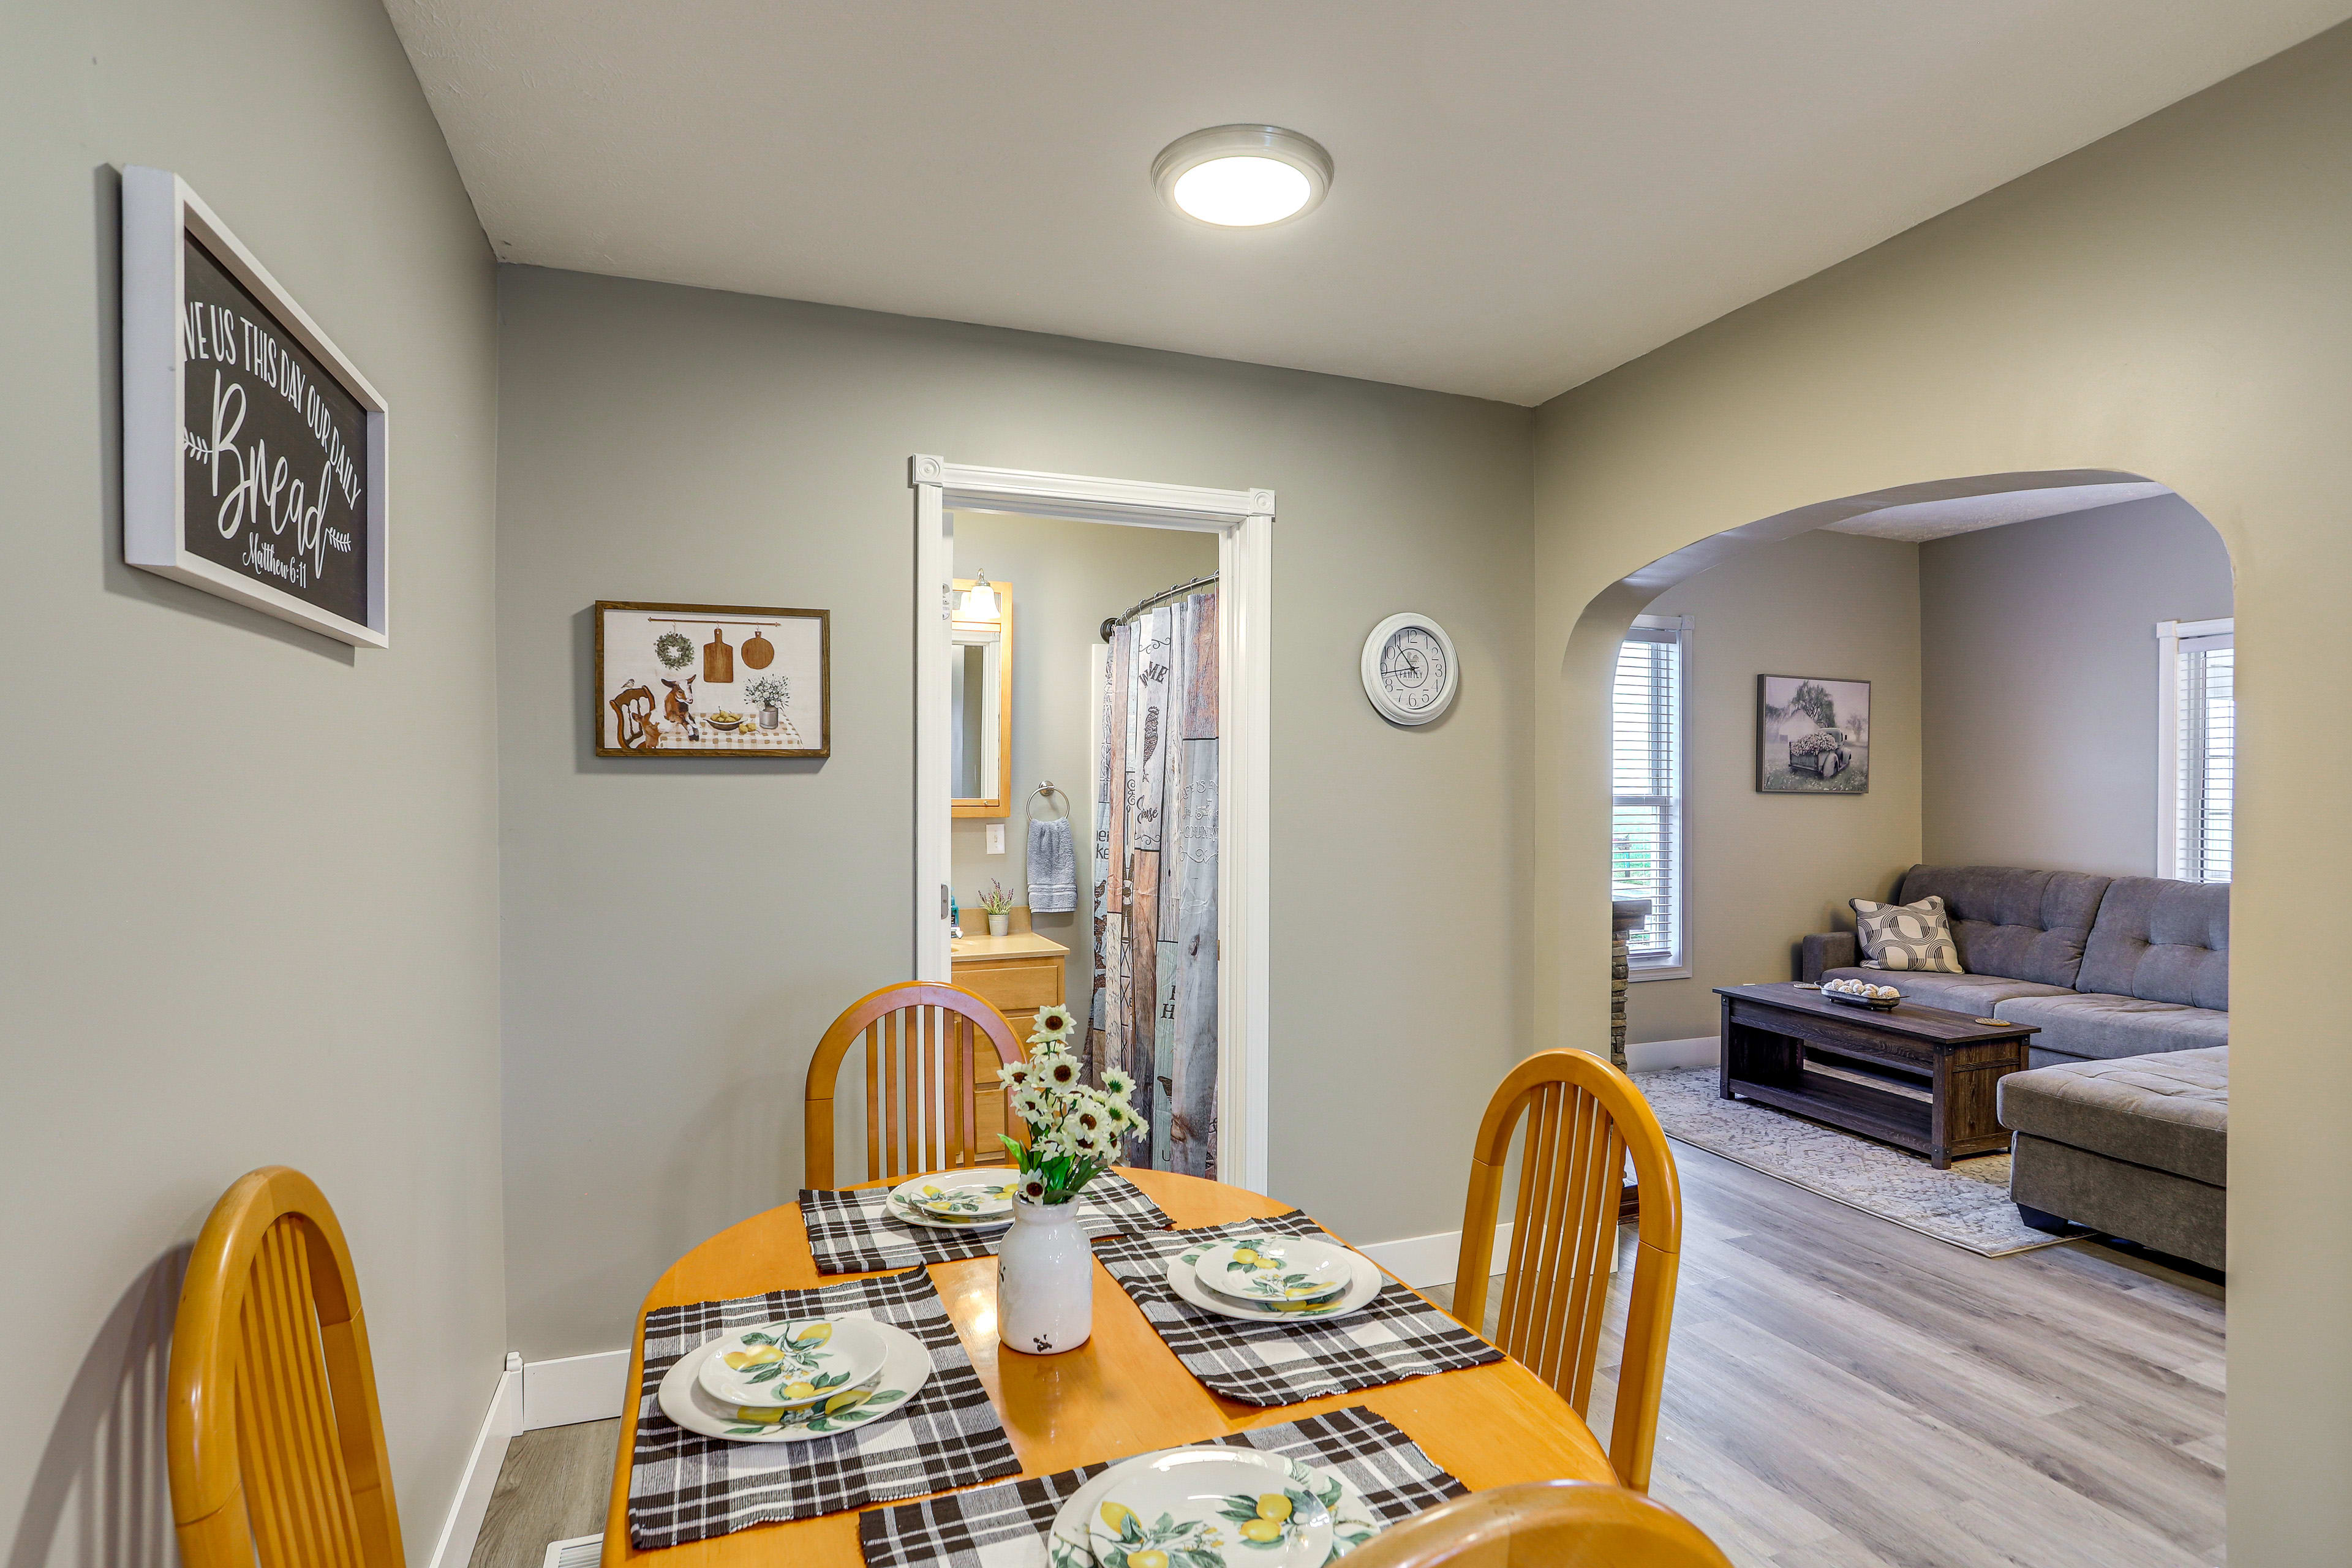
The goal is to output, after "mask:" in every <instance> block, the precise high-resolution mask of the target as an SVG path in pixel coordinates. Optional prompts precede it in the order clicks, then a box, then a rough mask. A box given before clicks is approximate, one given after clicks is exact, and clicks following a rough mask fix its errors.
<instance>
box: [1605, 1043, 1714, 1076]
mask: <svg viewBox="0 0 2352 1568" xmlns="http://www.w3.org/2000/svg"><path fill="white" fill-rule="evenodd" d="M1722 1059H1723V1042H1722V1041H1721V1040H1720V1039H1719V1038H1718V1037H1716V1036H1714V1035H1702V1036H1700V1037H1698V1038H1696V1039H1695V1040H1649V1041H1645V1042H1644V1043H1643V1044H1641V1045H1638V1046H1637V1045H1633V1044H1632V1043H1630V1042H1629V1043H1628V1044H1627V1045H1626V1047H1625V1070H1626V1071H1627V1072H1653V1071H1655V1070H1656V1069H1657V1068H1711V1067H1713V1066H1715V1065H1716V1063H1717V1062H1719V1061H1721V1060H1722Z"/></svg>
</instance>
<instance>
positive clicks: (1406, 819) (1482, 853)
mask: <svg viewBox="0 0 2352 1568" xmlns="http://www.w3.org/2000/svg"><path fill="white" fill-rule="evenodd" d="M499 297H500V305H501V310H502V312H503V331H502V336H501V344H502V359H501V366H500V369H501V374H502V376H503V378H504V379H503V382H502V387H503V394H504V395H503V396H502V397H501V399H500V420H499V555H500V571H499V660H498V668H499V715H500V720H499V732H500V738H501V751H500V764H501V765H500V775H499V782H500V790H501V793H502V798H503V807H502V820H503V823H504V834H505V837H504V858H503V875H504V879H505V966H506V967H505V980H506V989H505V1010H506V1046H507V1049H506V1073H507V1082H508V1093H507V1096H506V1155H507V1159H506V1170H507V1205H508V1207H507V1217H508V1241H509V1248H508V1257H509V1291H510V1299H511V1300H512V1303H513V1310H512V1314H511V1321H512V1325H513V1333H514V1336H515V1342H516V1343H517V1344H518V1345H519V1346H520V1347H521V1348H522V1349H523V1350H524V1352H526V1353H527V1354H529V1355H530V1356H532V1357H534V1358H537V1357H541V1356H550V1355H562V1354H569V1353H575V1352H589V1351H602V1350H609V1349H614V1348H616V1347H618V1346H621V1345H623V1344H625V1342H626V1341H627V1338H628V1331H629V1324H630V1322H631V1321H632V1319H633V1315H634V1313H635V1309H636V1307H637V1305H638V1303H639V1301H640V1300H642V1298H643V1295H644V1292H645V1289H646V1287H647V1286H648V1285H649V1284H650V1283H651V1282H652V1280H653V1279H654V1278H655V1276H656V1274H658V1273H659V1272H660V1271H661V1269H662V1268H665V1267H666V1266H667V1264H668V1263H669V1262H670V1261H671V1260H672V1259H673V1258H676V1257H677V1255H678V1254H679V1253H681V1252H683V1251H684V1250H686V1249H687V1248H688V1247H692V1246H693V1245H695V1244H696V1243H697V1242H698V1241H700V1240H702V1239H703V1238H704V1237H708V1236H709V1235H710V1234H711V1233H712V1232H714V1231H716V1230H718V1229H719V1228H720V1227H722V1226H726V1225H729V1224H730V1223H732V1222H734V1221H736V1220H739V1219H741V1218H743V1217H744V1216H745V1215H751V1214H753V1213H756V1212H758V1211H760V1210H761V1209H764V1208H767V1207H769V1206H771V1205H774V1204H776V1203H778V1202H780V1201H782V1200H785V1199H788V1198H790V1197H791V1196H792V1195H793V1192H794V1191H795V1190H796V1188H797V1187H798V1185H799V1184H800V1181H801V1169H802V1162H801V1130H800V1122H801V1097H802V1093H803V1079H804V1075H805V1069H806V1063H807V1061H808V1058H809V1054H810V1052H811V1051H812V1049H813V1048H814V1046H815V1043H816V1041H817V1039H818V1037H819V1036H820V1035H821V1034H822V1033H823V1031H824V1026H825V1025H826V1024H827V1023H829V1022H830V1021H831V1020H832V1018H833V1017H834V1016H835V1013H837V1012H838V1011H839V1010H840V1009H841V1008H842V1007H843V1006H844V1005H846V1004H847V1003H849V1002H850V1001H852V1000H854V999H855V998H856V997H857V996H859V995H862V994H865V993H866V992H867V991H869V990H871V989H873V988H875V987H876V986H878V985H881V984H887V983H888V982H890V981H893V980H898V979H902V978H904V977H905V976H906V974H907V973H908V964H909V952H908V935H909V925H910V918H909V917H910V914H911V911H910V910H909V908H908V897H909V895H908V886H909V883H910V880H911V855H912V831H913V826H912V813H913V795H912V788H911V776H910V775H911V766H912V759H911V742H912V730H913V717H912V710H911V701H912V690H913V684H912V677H911V664H910V660H911V657H912V646H913V616H914V607H913V605H912V603H911V592H912V581H913V569H914V563H913V538H914V525H913V507H912V501H911V497H910V492H909V491H908V488H907V458H908V455H909V454H910V453H914V452H933V453H940V454H944V455H945V456H946V457H948V458H950V459H951V460H953V461H957V462H967V463H981V464H993V465H1001V466H1005V467H1014V468H1036V469H1045V470H1049V471H1055V472H1061V473H1081V474H1102V475H1114V476H1119V477H1124V478H1131V479H1159V480H1167V481H1172V482H1178V483H1188V484H1200V485H1216V486H1228V487H1239V486H1270V487H1272V488H1274V489H1276V490H1277V491H1278V492H1279V493H1280V503H1279V504H1280V509H1281V515H1280V519H1279V521H1277V523H1276V529H1275V543H1274V556H1273V571H1274V585H1275V587H1274V591H1275V602H1276V609H1275V614H1274V621H1273V627H1272V635H1273V665H1274V669H1275V676H1274V680H1275V687H1274V693H1273V727H1274V755H1273V773H1274V780H1273V789H1274V798H1273V823H1272V838H1273V842H1274V844H1275V846H1276V848H1275V859H1274V863H1273V865H1272V868H1271V876H1272V879H1273V895H1274V910H1273V922H1272V926H1273V1032H1272V1040H1271V1071H1272V1089H1273V1100H1274V1107H1275V1111H1274V1121H1273V1129H1272V1131H1273V1138H1272V1143H1273V1152H1272V1179H1271V1185H1272V1188H1273V1190H1274V1191H1275V1192H1276V1193H1278V1194H1281V1195H1282V1196H1284V1197H1286V1198H1288V1199H1291V1200H1293V1201H1295V1202H1297V1203H1299V1204H1302V1205H1306V1206H1307V1207H1308V1208H1310V1209H1312V1210H1314V1211H1315V1212H1316V1213H1317V1214H1318V1215H1319V1216H1320V1217H1322V1218H1323V1219H1325V1220H1327V1221H1328V1222H1329V1223H1330V1224H1332V1225H1333V1226H1336V1227H1338V1228H1339V1230H1340V1231H1342V1232H1343V1233H1345V1234H1348V1235H1349V1236H1351V1237H1355V1238H1357V1239H1360V1240H1364V1241H1375V1240H1381V1239H1386V1238H1389V1237H1399V1236H1410V1235H1419V1234H1423V1233H1426V1232H1430V1231H1440V1230H1447V1229H1451V1228H1453V1227H1454V1226H1457V1225H1459V1224H1460V1223H1461V1194H1462V1188H1461V1179H1462V1177H1461V1173H1463V1172H1464V1171H1466V1169H1467V1167H1466V1165H1465V1163H1464V1162H1465V1160H1466V1158H1467V1152H1468V1149H1469V1144H1470V1139H1471V1136H1472V1134H1473V1132H1474V1131H1475V1128H1476V1123H1477V1118H1478V1116H1479V1114H1480V1112H1481V1111H1482V1110H1484V1108H1485V1105H1486V1097H1487V1095H1488V1094H1489V1092H1491V1090H1492V1089H1493V1088H1494V1085H1495V1082H1496V1079H1498V1078H1499V1077H1500V1076H1501V1074H1502V1072H1503V1069H1504V1068H1505V1066H1506V1064H1507V1062H1508V1061H1509V1060H1511V1059H1513V1058H1516V1057H1517V1056H1518V1055H1519V1054H1521V1053H1522V1051H1523V1050H1524V1048H1525V1039H1526V1034H1525V1030H1524V1027H1523V1023H1522V1019H1521V1017H1520V997H1521V994H1522V992H1521V988H1520V986H1519V984H1518V970H1517V965H1518V963H1520V962H1521V961H1522V960H1521V950H1520V947H1519V943H1518V939H1517V935H1516V933H1515V932H1514V931H1513V929H1512V923H1511V918H1510V912H1511V910H1512V909H1513V908H1514V907H1515V906H1516V900H1517V889H1518V888H1519V886H1520V878H1521V875H1522V873H1521V871H1520V869H1519V868H1520V866H1521V865H1522V863H1523V860H1524V856H1523V853H1522V851H1523V845H1522V843H1521V842H1520V837H1521V836H1520V835H1518V834H1517V833H1515V832H1514V831H1513V820H1514V818H1513V812H1514V809H1515V806H1514V802H1513V799H1512V795H1511V791H1510V787H1509V780H1510V777H1511V773H1512V766H1513V755H1514V747H1515V746H1516V745H1517V735H1518V733H1519V732H1520V731H1521V730H1522V728H1523V726H1524V709H1525V704H1524V703H1523V702H1519V701H1517V692H1516V691H1515V689H1514V686H1513V681H1512V675H1511V672H1510V670H1509V669H1508V668H1507V661H1508V658H1509V655H1510V652H1511V650H1512V648H1513V646H1514V640H1513V639H1514V637H1515V633H1516V629H1517V625H1518V623H1519V621H1520V619H1521V617H1522V616H1523V615H1524V613H1525V606H1526V604H1527V600H1526V597H1525V591H1524V584H1525V582H1526V576H1527V566H1528V556H1527V543H1528V516H1529V505H1530V492H1529V488H1528V464H1527V452H1528V438H1529V429H1530V419H1531V416H1530V414H1529V413H1528V411H1527V410H1525V409H1520V408H1514V407H1508V406H1506V405H1498V404H1490V403H1481V402H1477V401H1475V400H1472V399H1467V398H1460V397H1448V396H1443V395H1435V394H1429V393H1420V392H1411V391H1405V390H1402V389H1399V388H1395V387H1387V386H1379V385H1374V384H1369V383H1363V382H1351V381H1344V380H1339V379H1336V378H1332V377H1326V376H1315V375H1307V374H1298V373H1296V372H1288V371H1278V370H1268V369H1263V368H1255V367H1250V366H1244V365H1236V364H1229V363H1217V362H1213V361H1207V360H1199V359H1190V358H1185V357H1182V356H1179V355H1173V354H1165V353H1150V352H1146V351H1141V350H1133V349H1123V348H1115V347H1108V346H1104V345H1100V344H1095V343H1085V342H1072V341H1068V340H1063V339H1054V338H1045V337H1038V336H1034V335H1029V334H1024V333H1019V332H1010V331H997V330H993V329H983V328H977V327H965V326H955V325H949V324H944V323H940V322H931V321H912V320H908V319H905V318H898V317H890V316H880V315H873V314H867V313H863V312H858V311H852V310H835V309H830V308H825V307H819V306H811V305H802V304H793V303H789V302H784V301H779V300H764V299H753V298H749V297H744V296H737V295H730V294H723V293H716V292H708V291H698V290H695V289H680V288H676V287H671V286H667V285H662V284H654V283H639V282H627V281H621V280H615V279H605V278H594V277H588V276H584V275H580V274H572V273H562V272H552V271H541V270H535V269H527V268H510V269H508V270H507V271H505V272H504V273H502V275H501V278H500V295H499ZM600 597H602V598H644V599H667V600H678V601H687V602H692V601H696V600H715V601H724V602H729V603H737V604H761V603H771V602H774V603H783V604H791V605H820V606H824V607H827V608H830V609H831V610H832V611H833V616H834V620H833V637H834V642H833V666H834V690H833V719H834V727H835V733H834V754H833V756H832V757H831V759H830V760H827V761H824V762H821V763H820V762H736V761H719V760H713V761H708V762H706V761H701V760H698V759H656V760H634V759H628V760H625V759H604V758H598V757H595V756H593V754H592V742H591V738H590V733H591V732H590V729H589V692H588V681H589V649H590V643H589V623H588V605H590V603H591V602H592V601H593V600H595V599H597V598H600ZM1405 607H1412V608H1418V609H1422V610H1425V611H1427V612H1429V613H1430V614H1432V615H1433V616H1437V617H1438V618H1439V619H1440V620H1442V621H1444V623H1445V624H1446V626H1448V628H1449V629H1450V630H1451V632H1452V634H1453V636H1454V643H1455V646H1456V647H1457V649H1458V650H1459V652H1460V654H1461V657H1462V661H1463V665H1464V669H1465V674H1464V678H1463V686H1462V694H1461V697H1460V698H1459V700H1457V701H1456V702H1455V703H1454V708H1453V710H1452V711H1451V712H1449V713H1448V714H1447V715H1446V716H1445V717H1444V719H1443V720H1441V721H1438V722H1436V723H1433V724H1430V725H1427V726H1425V727H1423V728H1422V729H1420V730H1401V729H1394V728H1391V727H1390V726H1389V725H1388V724H1386V723H1385V722H1383V721H1381V719H1380V718H1379V717H1378V716H1377V715H1376V714H1375V713H1374V712H1373V711H1372V710H1371V708H1370V704H1369V703H1367V702H1366V701H1365V700H1364V697H1363V692H1362V687H1361V685H1360V681H1359V679H1358V675H1357V659H1358V655H1359V653H1360V649H1361V647H1362V643H1363V639H1364V637H1365V635H1366V634H1367V633H1368V632H1369V631H1370V629H1371V626H1372V625H1373V623H1375V622H1376V621H1377V620H1379V619H1380V618H1381V616H1383V615H1386V614H1388V613H1389V612H1391V611H1393V610H1396V609H1400V608H1405ZM1400 1095H1408V1096H1409V1097H1410V1100H1411V1103H1412V1115H1411V1116H1410V1117H1409V1118H1405V1117H1401V1116H1400V1115H1399V1114H1398V1110H1397V1108H1398V1106H1399V1105H1400V1104H1401V1103H1403V1101H1402V1100H1400V1098H1399V1097H1400ZM1407 1139H1412V1140H1414V1141H1415V1143H1416V1147H1425V1149H1426V1150H1427V1153H1426V1155H1425V1156H1423V1155H1418V1154H1417V1155H1416V1156H1415V1157H1413V1158H1412V1159H1403V1158H1400V1157H1399V1156H1400V1152H1401V1150H1402V1147H1403V1145H1404V1141H1405V1140H1407ZM1432 1170H1437V1171H1443V1172H1445V1173H1448V1174H1447V1175H1446V1176H1445V1177H1444V1179H1442V1180H1432V1179H1430V1175H1429V1173H1430V1171H1432Z"/></svg>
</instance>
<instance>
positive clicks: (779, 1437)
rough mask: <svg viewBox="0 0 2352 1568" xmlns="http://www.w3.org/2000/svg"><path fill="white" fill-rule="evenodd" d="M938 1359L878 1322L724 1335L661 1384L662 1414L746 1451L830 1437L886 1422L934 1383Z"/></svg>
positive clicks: (828, 1321) (800, 1324)
mask: <svg viewBox="0 0 2352 1568" xmlns="http://www.w3.org/2000/svg"><path fill="white" fill-rule="evenodd" d="M930 1376H931V1357H930V1352H928V1351H926V1350H924V1349H923V1346H922V1342H921V1341H919V1340H918V1339H916V1338H915V1336H914V1335H912V1334H910V1333H908V1332H907V1331H905V1330H904V1329H901V1328H898V1326H896V1325H895V1324H891V1323H883V1322H877V1321H874V1320H873V1319H871V1318H795V1319H792V1320H790V1321H782V1322H774V1323H761V1325H759V1326H758V1327H757V1328H751V1329H741V1330H738V1331H735V1332H733V1333H730V1334H721V1335H719V1338H717V1339H715V1340H712V1341H711V1342H709V1343H708V1344H704V1345H699V1346H698V1347H696V1348H695V1349H693V1350H691V1351H688V1352H687V1353H686V1354H684V1355H682V1356H680V1357H679V1358H678V1359H677V1364H676V1365H674V1366H672V1367H671V1368H670V1369H669V1373H668V1374H667V1376H665V1377H664V1378H663V1379H662V1385H661V1391H660V1393H659V1394H658V1395H657V1398H658V1400H659V1402H660V1405H661V1408H662V1414H663V1415H667V1416H668V1417H669V1418H670V1419H671V1420H672V1421H675V1422H677V1424H678V1425H679V1426H683V1427H685V1428H686V1429H687V1430H688V1431H689V1432H699V1433H701V1434H703V1435H704V1436H709V1437H731V1438H734V1439H736V1440H738V1441H740V1442H745V1443H790V1442H798V1441H803V1440H805V1439H807V1438H811V1437H824V1436H832V1435H833V1434H834V1433H836V1432H845V1431H847V1430H849V1429H850V1428H852V1427H856V1426H865V1425H866V1423H868V1422H870V1421H876V1420H879V1419H880V1418H882V1417H883V1416H885V1415H888V1414H889V1413H890V1412H891V1411H892V1410H894V1409H896V1408H898V1406H899V1405H904V1404H905V1403H906V1402H907V1401H908V1399H909V1398H911V1397H913V1395H914V1394H915V1393H916V1392H917V1391H918V1390H919V1389H920V1388H921V1387H922V1386H923V1384H926V1383H928V1382H929V1381H930Z"/></svg>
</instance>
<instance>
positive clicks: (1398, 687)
mask: <svg viewBox="0 0 2352 1568" xmlns="http://www.w3.org/2000/svg"><path fill="white" fill-rule="evenodd" d="M1461 683H1462V668H1461V666H1460V665H1459V664H1457V663H1456V662H1455V661H1454V639H1453V638H1452V637H1447V636H1446V635H1445V628H1444V626H1439V625H1438V624H1437V623H1436V622H1435V621H1433V620H1431V619H1430V618H1429V617H1428V616H1423V615H1416V614H1414V613H1413V612H1412V611H1410V610H1408V611H1405V612H1403V613H1402V614H1401V615H1394V616H1390V617H1389V618H1388V619H1387V620H1384V621H1382V622H1381V624H1380V625H1379V626H1374V627H1373V628H1372V635H1371V636H1370V637H1366V638H1365V639H1364V695H1365V696H1367V697H1369V698H1370V699H1371V700H1372V706H1373V707H1375V708H1377V709H1379V710H1381V717H1383V718H1385V719H1388V720H1390V721H1391V722H1394V723H1398V724H1426V723H1428V722H1429V721H1431V720H1432V719H1434V718H1436V717H1437V716H1438V715H1439V714H1440V713H1443V712H1444V711H1445V708H1446V704H1448V703H1450V702H1452V701H1453V700H1454V689H1455V688H1456V687H1457V686H1459V685H1460V684H1461Z"/></svg>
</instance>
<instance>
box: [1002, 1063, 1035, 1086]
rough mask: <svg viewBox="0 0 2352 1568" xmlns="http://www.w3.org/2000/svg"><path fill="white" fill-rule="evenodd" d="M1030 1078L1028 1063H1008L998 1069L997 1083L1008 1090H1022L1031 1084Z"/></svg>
mask: <svg viewBox="0 0 2352 1568" xmlns="http://www.w3.org/2000/svg"><path fill="white" fill-rule="evenodd" d="M1029 1077H1030V1068H1029V1064H1028V1063H1027V1062H1006V1063H1005V1064H1004V1065H1003V1067H1001V1068H997V1069H996V1079H997V1081H998V1082H999V1083H1002V1084H1003V1085H1004V1087H1005V1088H1007V1089H1022V1088H1024V1087H1026V1086H1027V1084H1028V1082H1029Z"/></svg>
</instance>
